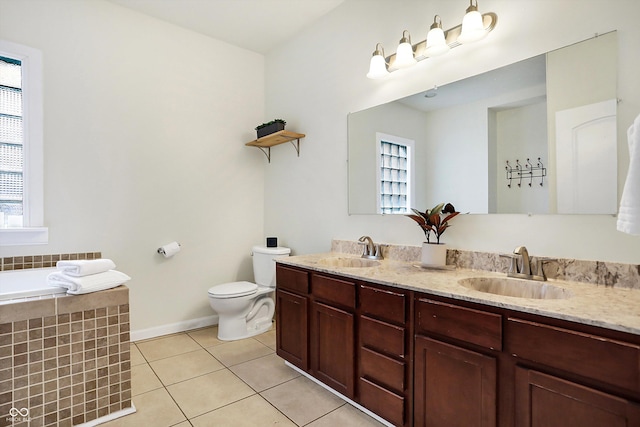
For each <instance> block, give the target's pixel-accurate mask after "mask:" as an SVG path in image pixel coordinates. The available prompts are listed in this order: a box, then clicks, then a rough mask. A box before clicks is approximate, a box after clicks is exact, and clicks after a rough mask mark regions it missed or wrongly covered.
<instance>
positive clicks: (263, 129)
mask: <svg viewBox="0 0 640 427" xmlns="http://www.w3.org/2000/svg"><path fill="white" fill-rule="evenodd" d="M286 124H287V122H285V121H284V120H282V119H274V120H271V121H270V122H267V123H263V124H261V125H260V126H257V127H256V133H257V135H258V138H262V137H263V136H267V135H270V134H272V133H275V132H278V131H281V130H284V125H286Z"/></svg>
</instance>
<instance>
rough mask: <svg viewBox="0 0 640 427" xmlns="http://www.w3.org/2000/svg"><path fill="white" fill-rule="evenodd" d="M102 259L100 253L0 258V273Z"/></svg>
mask: <svg viewBox="0 0 640 427" xmlns="http://www.w3.org/2000/svg"><path fill="white" fill-rule="evenodd" d="M98 258H102V254H101V253H100V252H78V253H72V254H49V255H25V256H14V257H4V258H0V271H9V270H24V269H26V268H48V267H55V266H56V262H58V261H63V260H64V261H67V260H77V259H98Z"/></svg>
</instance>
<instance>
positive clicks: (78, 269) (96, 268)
mask: <svg viewBox="0 0 640 427" xmlns="http://www.w3.org/2000/svg"><path fill="white" fill-rule="evenodd" d="M56 267H57V268H58V270H62V271H63V272H64V273H65V274H67V275H69V276H74V277H82V276H88V275H89V274H97V273H104V272H105V271H109V270H113V269H114V268H116V265H115V264H114V262H113V261H111V260H110V259H107V258H100V259H79V260H77V261H58V262H57V263H56Z"/></svg>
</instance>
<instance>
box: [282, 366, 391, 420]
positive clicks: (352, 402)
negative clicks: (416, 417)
mask: <svg viewBox="0 0 640 427" xmlns="http://www.w3.org/2000/svg"><path fill="white" fill-rule="evenodd" d="M284 364H285V365H287V366H288V367H290V368H292V369H293V370H294V371H296V372H298V373H300V374H301V375H304V376H305V377H306V378H309V379H310V380H311V381H313V382H314V383H316V384H318V385H319V386H320V387H322V388H324V389H325V390H327V391H330V392H331V393H333V394H335V395H336V396H338V397H339V398H340V399H342V400H344V401H345V402H347V403H348V404H350V405H351V406H354V407H356V408H358V409H359V410H361V411H362V412H364V413H365V414H367V415H369V416H370V417H371V418H374V419H376V420H378V421H379V422H380V423H382V424H384V425H385V426H388V427H394V425H393V424H391V423H390V422H389V421H387V420H385V419H384V418H381V417H380V416H379V415H376V414H374V413H373V412H371V411H370V410H368V409H367V408H365V407H364V406H361V405H359V404H357V403H356V402H354V401H353V400H351V399H349V398H348V397H345V396H344V395H342V394H340V393H338V392H337V391H335V390H334V389H332V388H331V387H329V386H328V385H326V384H325V383H323V382H321V381H320V380H317V379H316V378H314V377H312V376H311V375H309V374H308V373H307V372H305V371H303V370H302V369H300V368H298V367H297V366H294V365H292V364H291V363H289V362H287V361H286V360H285V361H284Z"/></svg>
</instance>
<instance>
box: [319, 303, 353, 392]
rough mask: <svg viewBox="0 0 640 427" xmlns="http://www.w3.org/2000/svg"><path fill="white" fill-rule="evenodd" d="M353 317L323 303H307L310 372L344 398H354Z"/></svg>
mask: <svg viewBox="0 0 640 427" xmlns="http://www.w3.org/2000/svg"><path fill="white" fill-rule="evenodd" d="M354 324H355V322H354V315H353V314H352V313H349V312H346V311H343V310H340V309H338V308H335V307H331V306H328V305H326V304H322V303H318V302H314V303H312V304H311V334H310V338H311V371H312V373H313V375H314V376H315V377H316V378H317V379H319V380H320V381H322V382H323V383H325V384H327V385H328V386H329V387H331V388H333V389H334V390H336V391H337V392H338V393H341V394H343V395H345V396H346V397H349V398H353V397H354V383H355V369H354V365H355V360H354V347H355V343H354Z"/></svg>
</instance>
